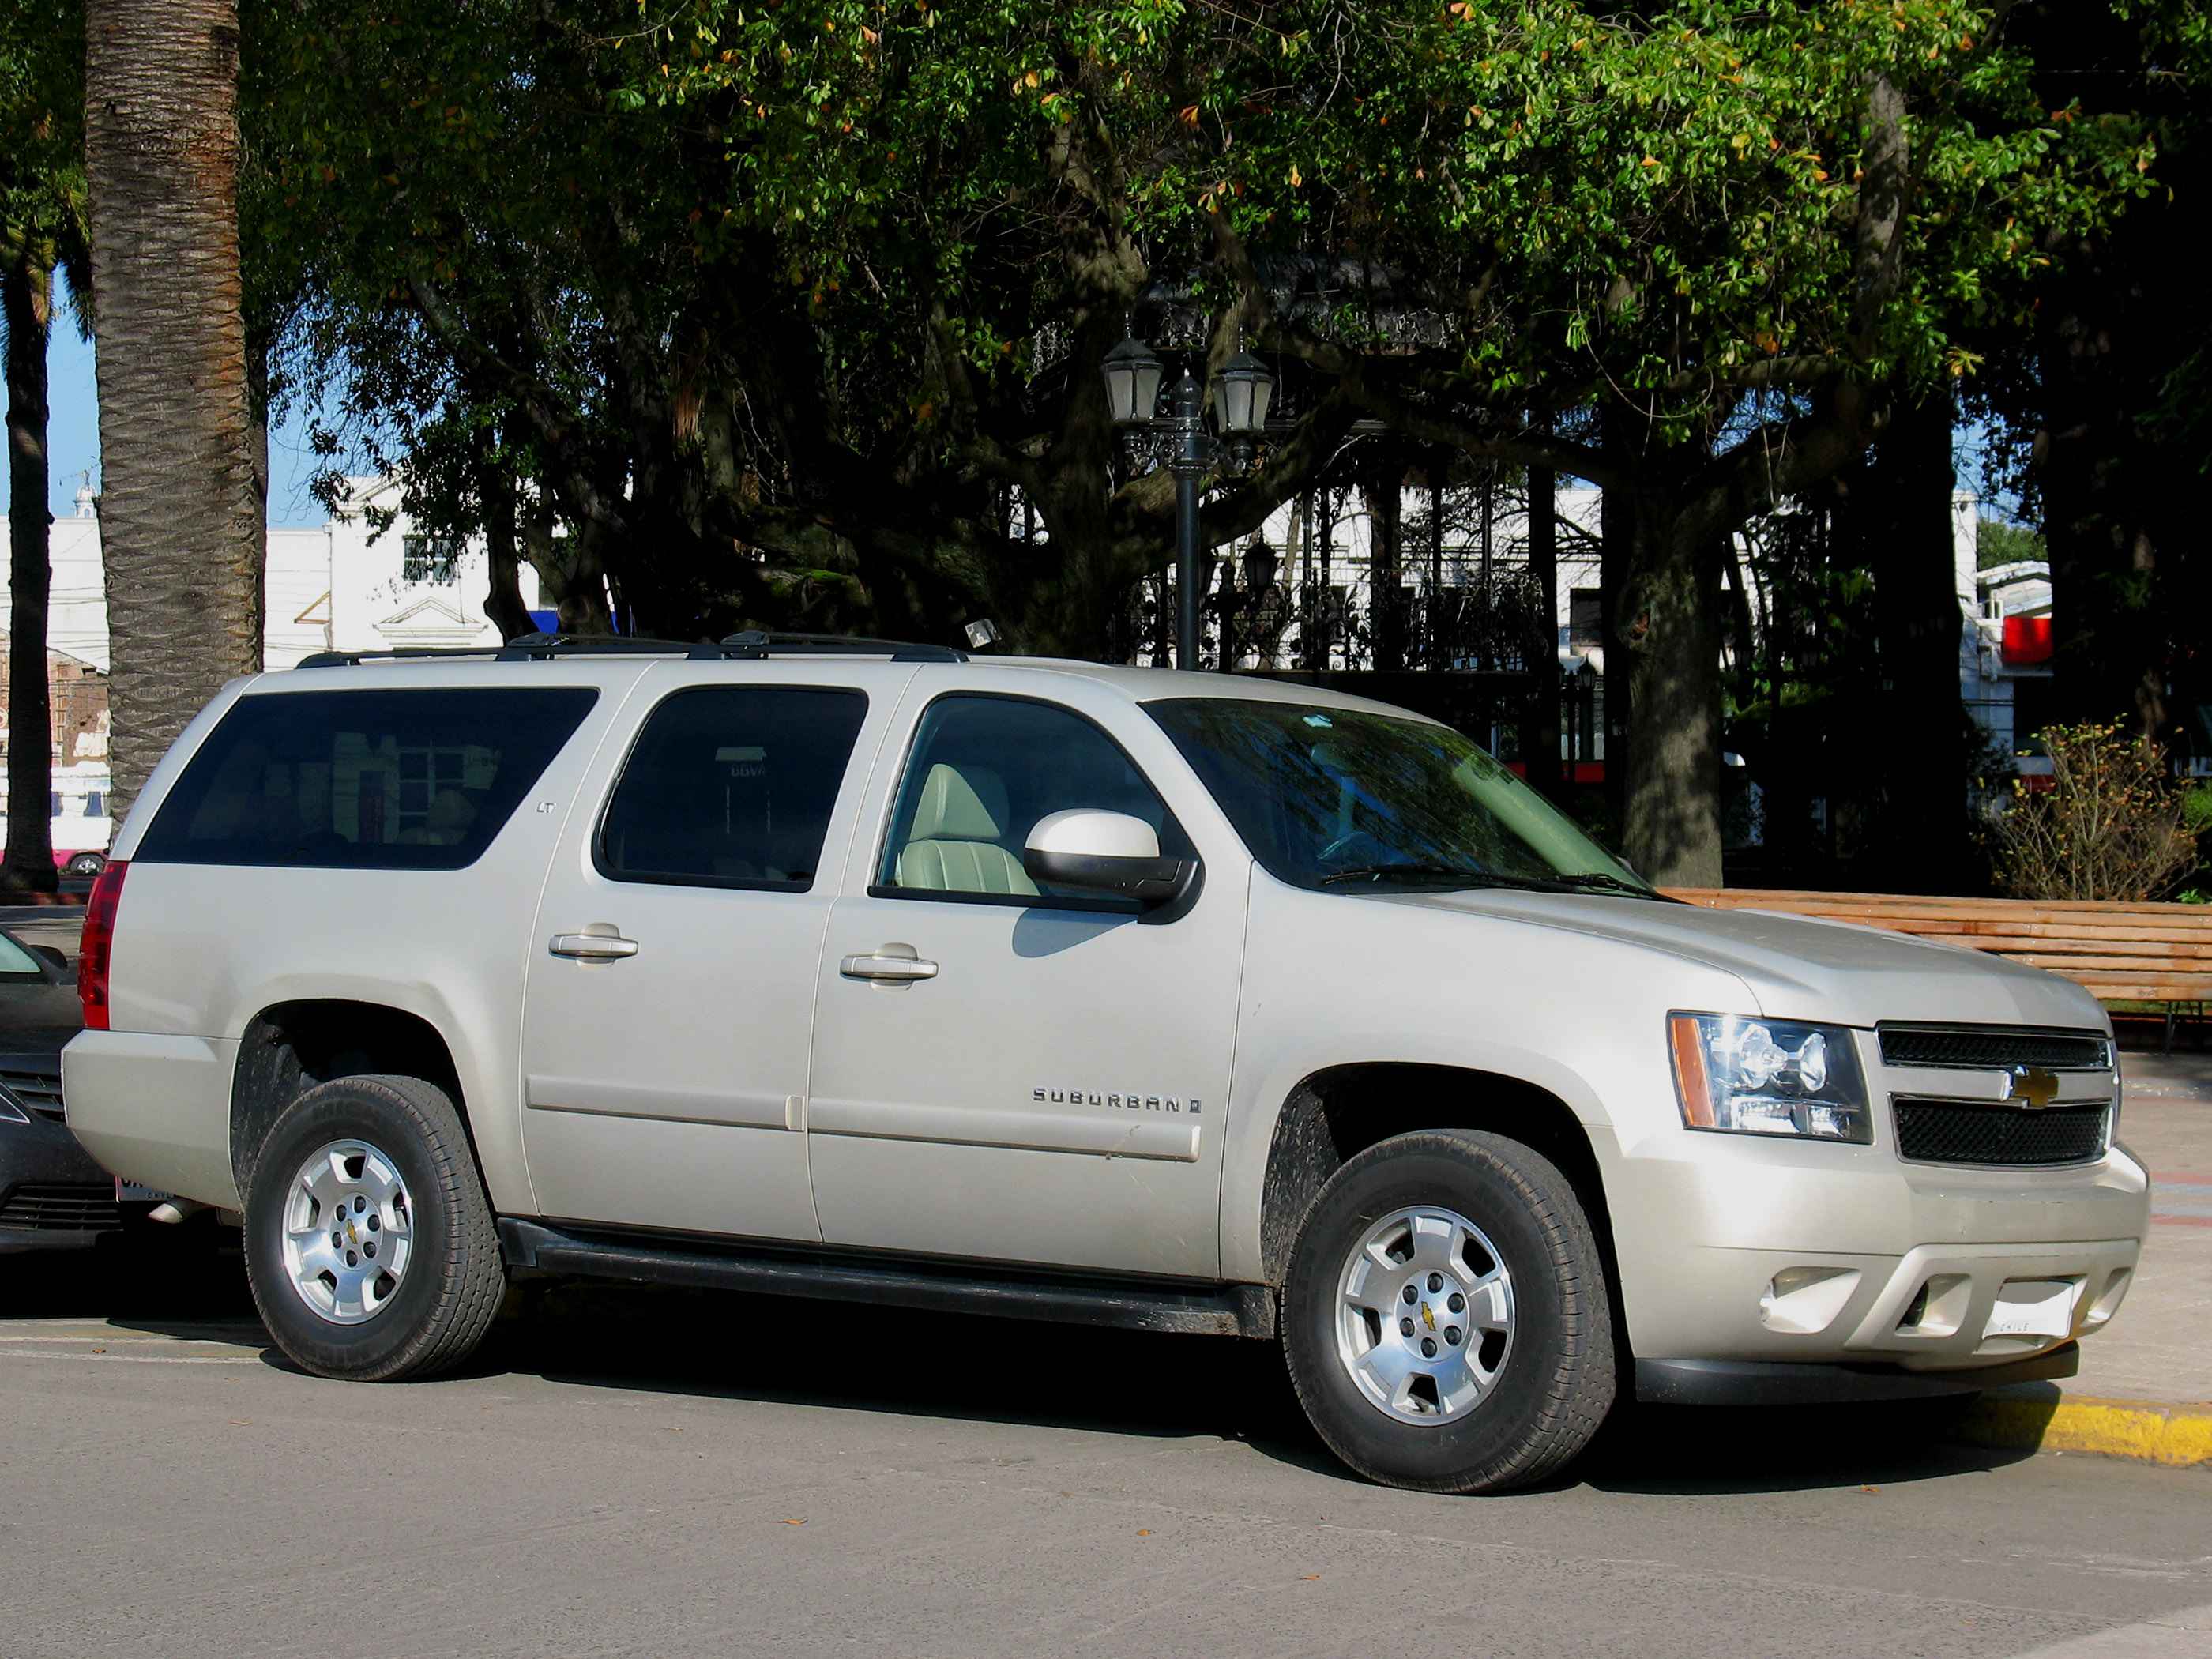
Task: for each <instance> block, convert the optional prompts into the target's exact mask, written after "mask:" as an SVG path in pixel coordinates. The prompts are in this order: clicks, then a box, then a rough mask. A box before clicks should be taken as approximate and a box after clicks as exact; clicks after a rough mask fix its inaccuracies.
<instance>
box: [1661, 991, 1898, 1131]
mask: <svg viewBox="0 0 2212 1659" xmlns="http://www.w3.org/2000/svg"><path fill="white" fill-rule="evenodd" d="M1667 1039H1668V1048H1670V1049H1671V1050H1672V1051H1673V1054H1674V1092H1675V1097H1676V1098H1677V1099H1678V1100H1680V1103H1681V1107H1682V1121H1683V1122H1684V1123H1685V1124H1686V1125H1687V1126H1688V1127H1691V1128H1692V1129H1723V1130H1728V1131H1730V1132H1732V1133H1736V1134H1751V1135H1804V1136H1808V1137H1810V1138H1811V1139H1815V1140H1841V1141H1848V1142H1850V1143H1851V1144H1853V1145H1855V1146H1868V1145H1869V1144H1871V1143H1872V1141H1873V1139H1874V1118H1873V1115H1872V1114H1871V1113H1870V1112H1869V1111H1868V1109H1867V1097H1866V1079H1864V1078H1863V1077H1862V1076H1861V1075H1860V1073H1859V1058H1858V1049H1857V1047H1856V1046H1855V1045H1854V1044H1853V1043H1852V1042H1851V1034H1850V1032H1849V1031H1848V1030H1844V1028H1843V1027H1841V1026H1837V1025H1806V1024H1801V1023H1800V1022H1798V1021H1796V1020H1788V1019H1753V1018H1750V1017H1749V1016H1747V1015H1743V1014H1669V1015H1668V1016H1667Z"/></svg>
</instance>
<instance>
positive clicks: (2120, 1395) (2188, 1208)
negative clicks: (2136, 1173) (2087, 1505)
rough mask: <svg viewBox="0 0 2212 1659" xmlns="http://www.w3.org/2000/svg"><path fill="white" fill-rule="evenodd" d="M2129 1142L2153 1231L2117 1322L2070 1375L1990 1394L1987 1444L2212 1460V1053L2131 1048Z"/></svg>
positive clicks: (1979, 1421) (1985, 1410)
mask: <svg viewBox="0 0 2212 1659" xmlns="http://www.w3.org/2000/svg"><path fill="white" fill-rule="evenodd" d="M2121 1074H2122V1076H2123V1077H2124V1079H2125V1085H2126V1086H2125V1092H2124V1097H2123V1104H2122V1106H2121V1109H2120V1128H2119V1139H2120V1140H2121V1142H2122V1144H2123V1145H2124V1146H2126V1147H2127V1148H2128V1150H2129V1151H2130V1152H2133V1153H2135V1155H2136V1157H2137V1158H2141V1159H2142V1161H2143V1163H2144V1164H2147V1165H2148V1167H2149V1170H2150V1173H2151V1225H2150V1236H2149V1237H2148V1238H2147V1239H2146V1240H2145V1241H2144V1243H2143V1254H2142V1265H2141V1266H2140V1267H2137V1269H2136V1278H2135V1283H2134V1285H2133V1286H2132V1287H2131V1288H2130V1290H2129V1291H2128V1298H2127V1300H2126V1302H2125V1303H2124V1304H2122V1305H2121V1308H2120V1311H2119V1313H2118V1316H2115V1317H2114V1319H2113V1321H2112V1325H2111V1327H2110V1328H2107V1329H2106V1330H2104V1331H2101V1332H2100V1333H2098V1334H2096V1335H2094V1336H2093V1337H2090V1338H2089V1339H2088V1340H2087V1341H2085V1342H2083V1343H2082V1345H2081V1374H2080V1375H2079V1376H2075V1377H2073V1378H2071V1379H2069V1381H2067V1382H2066V1383H2061V1384H2057V1385H2053V1384H2050V1383H2033V1384H2029V1385H2027V1386H2024V1387H2021V1388H2018V1389H2000V1390H1997V1391H1996V1392H1995V1393H1993V1394H1990V1395H1986V1396H1984V1399H1983V1400H1982V1401H1979V1402H1978V1405H1977V1406H1976V1407H1975V1409H1974V1410H1973V1411H1972V1413H1969V1415H1968V1416H1967V1418H1966V1432H1967V1434H1968V1436H1969V1437H1971V1438H1972V1439H1974V1440H1976V1441H1978V1442H1979V1443H1984V1444H1988V1445H2000V1446H2037V1447H2040V1448H2042V1449H2046V1450H2053V1451H2086V1452H2100V1453H2108V1454H2112V1455H2118V1456H2126V1457H2135V1458H2141V1459H2144V1460H2147V1461H2149V1462H2160V1463H2167V1464H2172V1465H2175V1466H2180V1467H2188V1466H2203V1467H2205V1468H2212V1055H2206V1054H2172V1055H2160V1054H2123V1055H2122V1056H2121Z"/></svg>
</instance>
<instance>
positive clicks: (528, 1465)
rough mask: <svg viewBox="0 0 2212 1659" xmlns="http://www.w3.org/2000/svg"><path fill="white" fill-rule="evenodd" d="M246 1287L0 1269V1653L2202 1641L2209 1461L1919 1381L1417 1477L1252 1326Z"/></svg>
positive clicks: (210, 1274)
mask: <svg viewBox="0 0 2212 1659" xmlns="http://www.w3.org/2000/svg"><path fill="white" fill-rule="evenodd" d="M149 1261H150V1263H151V1267H150V1270H149ZM234 1274H235V1262H234V1259H233V1260H232V1261H228V1262H225V1261H221V1260H220V1259H217V1260H214V1261H210V1259H208V1258H207V1257H205V1256H203V1255H196V1254H194V1253H192V1252H191V1251H189V1250H185V1249H173V1250H171V1251H169V1252H167V1253H166V1254H165V1255H162V1256H161V1257H155V1258H148V1257H140V1258H137V1259H136V1260H125V1259H123V1258H106V1259H103V1260H101V1261H96V1262H70V1261H64V1260H62V1259H58V1258H53V1257H47V1258H43V1259H41V1258H37V1257H11V1258H0V1655H5V1656H7V1659H18V1656H68V1659H78V1656H86V1655H97V1654H106V1653H116V1652H123V1651H126V1650H131V1651H143V1652H148V1653H159V1654H161V1656H163V1659H185V1656H196V1655H203V1654H204V1655H214V1656H221V1659H239V1656H242V1655H253V1656H259V1655H289V1654H300V1655H315V1656H341V1655H343V1656H352V1655H360V1654H373V1655H376V1656H380V1659H392V1656H414V1655H432V1654H440V1655H443V1654H453V1655H480V1654H516V1655H531V1656H538V1655H549V1654H639V1655H664V1654H685V1655H690V1654H725V1653H726V1654H747V1655H751V1654H758V1655H772V1656H778V1659H784V1656H806V1655H813V1654H825V1655H832V1654H834V1655H840V1656H845V1655H891V1656H907V1655H945V1656H961V1659H981V1656H996V1655H1008V1656H1024V1659H1028V1656H1039V1655H1054V1654H1070V1653H1082V1654H1099V1655H1118V1654H1132V1655H1184V1654H1203V1655H1205V1656H1206V1659H1230V1656H1238V1655H1244V1654H1315V1655H1330V1656H1335V1655H1348V1654H1361V1655H1366V1654H1371V1653H1379V1654H1388V1655H1389V1656H1393V1659H1413V1656H1425V1655H1429V1654H1437V1655H1444V1654H1449V1655H1452V1656H1455V1659H1466V1656H1482V1659H1492V1656H1511V1655H1521V1654H1529V1655H1536V1654H1541V1655H1546V1656H1566V1655H1584V1654H1607V1655H1612V1654H1619V1655H1633V1656H1636V1659H1663V1656H1668V1655H1677V1654H1679V1655H1685V1656H1697V1659H1713V1656H1723V1659H1738V1656H1751V1655H1766V1654H1788V1655H1792V1656H1828V1655H1860V1654H1864V1655H1927V1656H1952V1655H1960V1656H1964V1655H1990V1656H1997V1655H2004V1656H2012V1655H2021V1654H2027V1653H2031V1652H2033V1653H2041V1654H2047V1655H2051V1656H2058V1655H2063V1656H2065V1659H2145V1656H2166V1655H2172V1656H2183V1655H2188V1656H2193V1659H2205V1656H2207V1655H2212V1477H2207V1476H2205V1475H2203V1474H2192V1473H2186V1472H2172V1471H2161V1470H2156V1469H2151V1468H2141V1467H2137V1466H2135V1465H2131V1464H2124V1463H2117V1462H2101V1461H2098V1460H2093V1459H2084V1458H2078V1457H2053V1456H2027V1457H2023V1456H2020V1455H2015V1454H2003V1453H1987V1452H1981V1451H1975V1450H1969V1449H1962V1448H1960V1447H1957V1446H1954V1445H1950V1444H1948V1443H1945V1442H1943V1441H1942V1438H1941V1433H1940V1431H1941V1425H1940V1422H1938V1421H1936V1420H1935V1419H1933V1418H1931V1417H1930V1415H1929V1413H1926V1412H1924V1411H1913V1412H1903V1413H1899V1412H1896V1411H1892V1410H1887V1409H1869V1408H1861V1409H1858V1410H1854V1411H1824V1412H1802V1413H1801V1412H1789V1413H1759V1412H1734V1413H1692V1412H1682V1411H1676V1412H1671V1413H1662V1412H1645V1413H1639V1414H1637V1415H1636V1416H1634V1417H1633V1418H1632V1419H1631V1420H1629V1421H1628V1422H1627V1423H1626V1424H1625V1425H1622V1426H1621V1427H1620V1429H1619V1430H1618V1431H1612V1432H1609V1434H1608V1436H1607V1437H1606V1438H1605V1439H1604V1440H1602V1441H1601V1443H1600V1445H1599V1447H1598V1448H1597V1449H1595V1451H1594V1452H1593V1453H1592V1454H1591V1455H1589V1456H1588V1457H1587V1458H1585V1459H1584V1460H1583V1463H1582V1464H1581V1466H1580V1467H1578V1468H1577V1469H1576V1470H1574V1471H1573V1472H1572V1474H1571V1478H1570V1479H1568V1480H1565V1481H1563V1482H1562V1483H1560V1484H1559V1485H1557V1486H1553V1487H1552V1488H1549V1489H1547V1490H1544V1491H1541V1492H1534V1493H1529V1494H1526V1495H1522V1496H1518V1497H1513V1498H1491V1499H1445V1498H1426V1497H1415V1496H1410V1495H1407V1494H1405V1493H1400V1492H1384V1491H1381V1490H1378V1489H1376V1488H1374V1487H1370V1486H1363V1485H1361V1484H1359V1483H1358V1482H1356V1481H1353V1480H1350V1479H1349V1478H1347V1477H1346V1476H1345V1475H1343V1474H1340V1472H1339V1471H1338V1470H1337V1469H1336V1468H1334V1466H1333V1465H1332V1464H1331V1463H1330V1462H1328V1459H1327V1457H1326V1456H1325V1455H1323V1454H1322V1452H1321V1450H1320V1449H1319V1448H1318V1446H1317V1445H1316V1443H1314V1442H1313V1440H1312V1439H1311V1438H1310V1437H1309V1436H1308V1435H1307V1433H1306V1432H1305V1431H1304V1428H1303V1426H1302V1425H1301V1424H1300V1422H1299V1419H1298V1418H1297V1413H1296V1408H1295V1406H1294V1404H1293V1403H1292V1402H1291V1400H1290V1398H1289V1395H1288V1389H1287V1388H1286V1386H1285V1383H1283V1381H1282V1377H1281V1372H1280V1368H1279V1364H1278V1363H1277V1361H1276V1360H1275V1358H1274V1356H1273V1352H1272V1351H1270V1350H1268V1349H1266V1348H1263V1347H1261V1346H1257V1345H1247V1344H1242V1343H1236V1342H1231V1341H1225V1340H1208V1339H1201V1338H1168V1337H1157V1336H1147V1335H1138V1334H1122V1333H1102V1332H1088V1331H1079V1330H1070V1329H1066V1328H1054V1327H1044V1326H1027V1325H1021V1324H1014V1323H1000V1322H987V1321H981V1320H953V1319H945V1318H939V1317H927V1316H913V1315H903V1314H889V1313H875V1312H872V1311H869V1310H860V1309H854V1308H847V1307H842V1306H834V1305H829V1304H823V1305H819V1306H817V1305H813V1304H803V1303H796V1302H778V1301H772V1300H766V1299H761V1300H755V1299H751V1298H743V1297H710V1296H704V1295H689V1294H671V1293H665V1292H653V1291H637V1292H627V1291H592V1292H588V1293H580V1294H579V1293H574V1292H562V1293H560V1294H559V1295H558V1296H556V1298H555V1299H554V1300H553V1302H552V1304H551V1305H550V1306H546V1307H542V1308H540V1309H538V1310H536V1312H535V1315H534V1316H532V1317H531V1318H530V1319H528V1320H526V1321H519V1322H511V1323H508V1324H507V1325H504V1326H502V1328H501V1331H500V1333H499V1334H498V1335H497V1337H496V1338H495V1345H494V1347H493V1349H492V1350H491V1351H490V1352H488V1353H487V1354H486V1356H485V1357H484V1358H483V1362H482V1363H480V1364H478V1365H477V1366H476V1367H475V1368H474V1369H472V1370H471V1371H470V1372H469V1373H468V1374H467V1375H465V1376H459V1377H457V1378H453V1379H452V1380H448V1381H443V1382H439V1383H425V1384H415V1385H409V1386H403V1387H390V1388H368V1387H360V1386H353V1385H348V1384H343V1383H326V1382H321V1381H318V1380H315V1379H312V1378H309V1377H307V1376H301V1375H298V1374H296V1373H295V1372H293V1371H291V1370H288V1369H286V1368H285V1367H284V1366H283V1364H281V1363H280V1362H278V1361H276V1359H275V1358H274V1356H273V1355H272V1354H271V1353H270V1352H268V1351H267V1350H266V1348H265V1345H264V1341H263V1339H262V1337H261V1334H260V1331H259V1328H258V1326H257V1325H255V1324H254V1323H253V1322H252V1314H251V1308H250V1305H249V1304H246V1302H244V1300H243V1299H242V1297H241V1295H240V1291H239V1288H238V1285H237V1280H236V1279H235V1277H234Z"/></svg>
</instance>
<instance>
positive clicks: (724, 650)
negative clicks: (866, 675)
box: [692, 629, 968, 662]
mask: <svg viewBox="0 0 2212 1659" xmlns="http://www.w3.org/2000/svg"><path fill="white" fill-rule="evenodd" d="M692 654H693V655H694V656H698V655H702V654H712V655H717V656H722V657H734V658H737V659H739V660H740V661H744V660H750V659H755V658H759V657H815V656H822V657H829V656H852V657H889V658H890V659H891V660H892V661H893V662H966V661H967V660H968V653H966V652H965V651H959V650H956V649H954V648H953V647H951V646H949V645H915V644H913V643H911V642H909V641H905V640H870V639H859V638H852V637H848V636H847V635H843V634H769V633H765V632H763V631H762V630H761V629H746V630H745V631H744V632H743V633H741V634H731V635H726V636H725V637H724V638H723V640H722V642H721V644H720V645H719V646H701V647H697V648H696V649H695V650H694V651H693V653H692Z"/></svg>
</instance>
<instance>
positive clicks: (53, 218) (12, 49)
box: [0, 0, 91, 327]
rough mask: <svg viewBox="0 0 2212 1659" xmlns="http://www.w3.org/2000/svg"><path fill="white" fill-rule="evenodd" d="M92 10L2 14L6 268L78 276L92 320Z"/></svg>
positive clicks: (1, 247)
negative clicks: (88, 228)
mask: <svg viewBox="0 0 2212 1659" xmlns="http://www.w3.org/2000/svg"><path fill="white" fill-rule="evenodd" d="M83 120H84V12H83V8H82V5H81V4H79V3H76V0H61V3H56V4H52V5H41V6H18V7H14V8H11V9H6V10H4V11H0V265H6V266H8V267H9V268H19V267H20V268H22V269H25V270H28V271H30V272H33V273H35V276H34V282H35V285H36V287H37V289H38V293H39V295H40V303H41V304H42V305H43V304H44V303H45V298H46V295H47V294H48V293H49V291H50V290H49V286H48V285H49V282H50V279H51V274H52V272H53V271H54V270H56V269H57V268H59V269H61V270H64V271H66V272H67V273H68V275H69V276H70V296H71V299H72V301H74V302H75V304H76V312H77V320H78V324H79V325H80V326H81V327H82V326H85V325H88V324H89V321H90V311H89V308H88V297H87V296H88V295H89V294H90V293H91V284H90V283H89V282H88V281H87V280H86V270H87V266H88V260H87V258H86V253H85V248H86V240H85V184H84V133H83Z"/></svg>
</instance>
